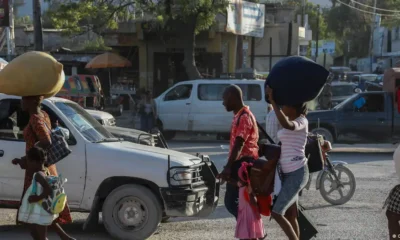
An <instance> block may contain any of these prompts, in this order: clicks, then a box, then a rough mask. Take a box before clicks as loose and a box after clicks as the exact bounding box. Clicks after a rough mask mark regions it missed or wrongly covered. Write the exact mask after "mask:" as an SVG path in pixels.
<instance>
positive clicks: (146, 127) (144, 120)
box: [140, 113, 154, 132]
mask: <svg viewBox="0 0 400 240" xmlns="http://www.w3.org/2000/svg"><path fill="white" fill-rule="evenodd" d="M140 126H141V130H142V131H144V132H150V130H151V129H152V128H153V127H154V116H153V114H152V113H151V114H145V113H143V114H142V115H141V116H140Z"/></svg>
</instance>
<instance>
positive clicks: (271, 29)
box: [246, 23, 299, 72]
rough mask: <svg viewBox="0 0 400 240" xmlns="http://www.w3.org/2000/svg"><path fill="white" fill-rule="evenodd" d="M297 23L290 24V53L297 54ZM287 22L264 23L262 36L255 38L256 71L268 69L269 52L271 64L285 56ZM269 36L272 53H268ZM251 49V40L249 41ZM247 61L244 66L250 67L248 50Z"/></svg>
mask: <svg viewBox="0 0 400 240" xmlns="http://www.w3.org/2000/svg"><path fill="white" fill-rule="evenodd" d="M298 29H299V28H298V24H296V23H293V25H292V48H291V53H290V55H297V54H298V46H299V38H298V35H299V34H298ZM288 32H289V24H288V23H284V24H270V25H266V27H265V30H264V37H263V38H261V39H258V38H256V40H255V59H254V68H255V69H256V71H258V72H268V71H270V68H269V65H270V54H272V66H274V64H275V63H277V62H278V61H279V60H280V59H282V58H284V57H286V56H287V48H288ZM270 38H272V53H270ZM249 49H251V42H250V43H249ZM248 53H249V54H248V59H249V60H248V61H247V64H246V66H247V67H250V62H251V61H250V59H251V51H248Z"/></svg>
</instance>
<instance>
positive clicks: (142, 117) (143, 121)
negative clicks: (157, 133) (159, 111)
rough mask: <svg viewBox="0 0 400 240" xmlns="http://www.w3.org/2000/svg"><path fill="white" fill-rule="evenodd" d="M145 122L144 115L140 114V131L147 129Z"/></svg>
mask: <svg viewBox="0 0 400 240" xmlns="http://www.w3.org/2000/svg"><path fill="white" fill-rule="evenodd" d="M146 120H147V118H146V115H145V114H141V115H140V129H141V130H142V131H146V128H147V123H146Z"/></svg>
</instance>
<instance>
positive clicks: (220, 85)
mask: <svg viewBox="0 0 400 240" xmlns="http://www.w3.org/2000/svg"><path fill="white" fill-rule="evenodd" d="M264 83H265V80H246V79H198V80H191V81H182V82H179V83H177V84H175V85H174V86H172V87H171V88H169V89H168V90H166V91H165V92H164V93H162V94H161V95H160V96H158V97H157V98H156V99H154V102H155V103H156V109H157V115H158V119H157V126H158V127H159V129H160V130H161V131H162V133H163V135H164V136H165V138H166V139H167V140H169V139H172V138H173V137H174V136H175V134H176V132H179V131H181V132H192V133H216V134H217V136H219V135H222V137H223V138H226V137H227V138H229V132H230V126H231V121H232V113H230V112H227V111H226V109H225V107H224V106H223V105H222V95H223V92H224V90H225V88H226V87H228V86H229V85H231V84H235V85H237V86H239V87H240V88H241V89H242V92H243V99H244V103H245V104H246V105H248V106H249V107H250V109H251V111H252V112H253V114H254V116H255V117H256V119H257V121H258V122H259V123H260V124H261V125H264V124H265V118H266V116H267V108H268V104H267V103H266V102H265V99H264V96H265V93H264V91H265V89H264Z"/></svg>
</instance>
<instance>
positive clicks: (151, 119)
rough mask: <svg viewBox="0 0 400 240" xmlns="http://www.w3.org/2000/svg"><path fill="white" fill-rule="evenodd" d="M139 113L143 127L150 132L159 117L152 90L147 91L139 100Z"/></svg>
mask: <svg viewBox="0 0 400 240" xmlns="http://www.w3.org/2000/svg"><path fill="white" fill-rule="evenodd" d="M139 114H140V125H141V129H142V130H143V131H145V132H150V131H151V130H152V129H153V127H154V123H155V121H156V119H157V114H156V108H155V103H154V101H153V98H152V95H151V92H150V91H146V92H145V94H144V95H143V96H142V99H141V101H140V102H139Z"/></svg>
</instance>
